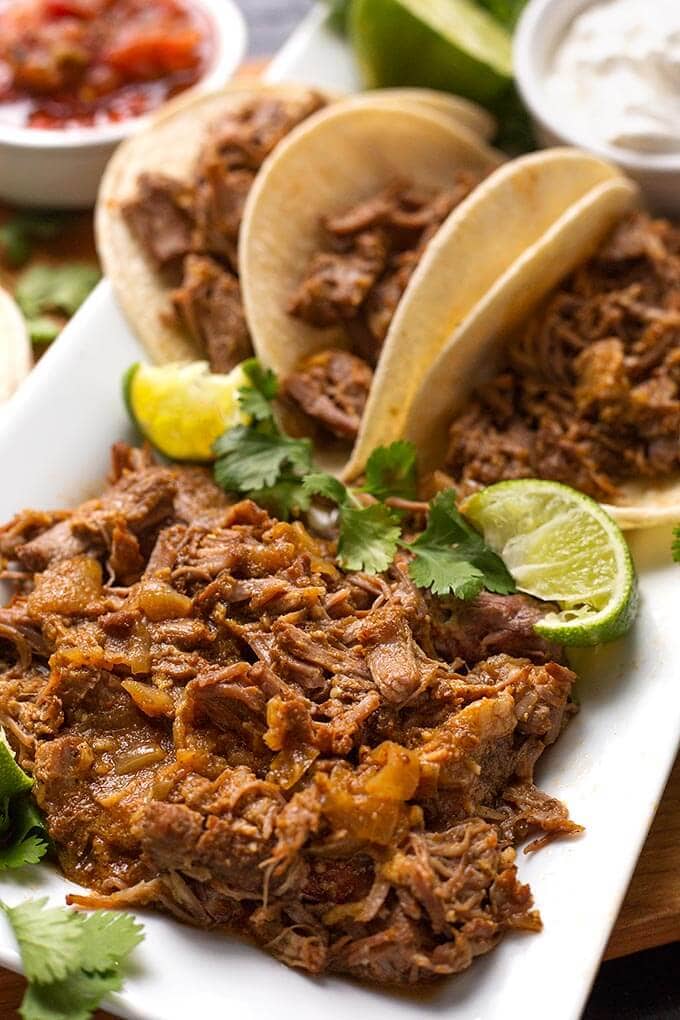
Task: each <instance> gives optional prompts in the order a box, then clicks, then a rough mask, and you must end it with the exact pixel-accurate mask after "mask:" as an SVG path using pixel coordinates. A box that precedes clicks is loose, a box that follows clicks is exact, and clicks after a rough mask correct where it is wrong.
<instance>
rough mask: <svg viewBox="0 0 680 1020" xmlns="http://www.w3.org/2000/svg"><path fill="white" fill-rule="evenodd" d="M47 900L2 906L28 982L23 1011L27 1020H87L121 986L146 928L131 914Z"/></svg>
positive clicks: (22, 1014)
mask: <svg viewBox="0 0 680 1020" xmlns="http://www.w3.org/2000/svg"><path fill="white" fill-rule="evenodd" d="M46 904H47V900H46V899H41V900H27V901H26V902H25V903H21V904H20V905H19V906H17V907H8V906H6V905H4V904H3V905H2V909H3V910H4V912H5V914H6V916H7V919H8V920H9V922H10V924H11V926H12V929H13V931H14V934H15V936H16V939H17V942H18V943H19V950H20V952H21V959H22V962H23V965H24V971H25V972H26V977H27V978H28V980H29V986H28V988H27V990H26V994H25V995H24V999H23V1002H22V1004H21V1008H20V1010H19V1012H20V1014H21V1016H22V1017H23V1020H88V1018H89V1017H90V1015H91V1013H92V1012H93V1011H94V1010H95V1009H96V1008H97V1007H98V1006H99V1004H100V1002H101V1001H102V999H103V998H104V997H105V996H106V995H108V994H110V993H111V992H117V991H120V989H121V988H122V985H123V965H124V963H125V962H126V960H127V958H128V956H129V955H130V953H131V952H132V950H133V949H134V948H135V947H136V946H137V945H139V943H140V942H141V941H142V939H143V937H144V934H143V929H142V927H141V925H140V924H138V923H137V922H136V921H135V919H134V918H133V917H132V916H131V915H130V914H119V913H113V912H110V911H103V910H99V911H94V912H93V913H91V914H83V913H79V912H78V911H77V910H69V909H68V908H66V907H47V906H46Z"/></svg>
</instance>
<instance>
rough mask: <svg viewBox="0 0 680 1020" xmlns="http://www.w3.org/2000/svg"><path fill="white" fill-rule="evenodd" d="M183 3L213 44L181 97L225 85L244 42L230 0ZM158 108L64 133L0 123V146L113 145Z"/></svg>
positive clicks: (241, 24) (239, 19) (242, 28)
mask: <svg viewBox="0 0 680 1020" xmlns="http://www.w3.org/2000/svg"><path fill="white" fill-rule="evenodd" d="M187 4H188V6H192V5H193V6H195V7H199V8H200V9H201V10H202V11H203V12H204V14H205V15H206V16H207V18H208V20H209V27H210V30H211V31H212V32H214V41H215V44H216V45H215V52H214V54H213V56H212V59H211V61H210V63H209V64H208V66H207V68H206V70H205V72H204V73H203V74H202V75H201V77H200V78H199V79H198V81H197V82H195V84H194V85H192V86H190V88H188V89H185V90H184V91H183V92H180V93H179V96H181V97H182V98H185V97H187V96H191V95H197V94H198V93H201V92H210V91H213V90H215V89H218V88H220V87H221V86H223V85H226V83H227V82H228V81H229V79H230V78H231V77H232V75H233V74H234V71H235V70H236V68H237V67H238V66H239V64H240V63H241V61H242V60H243V57H244V56H245V52H246V44H247V40H248V29H247V27H246V22H245V18H244V17H243V14H242V13H241V11H240V9H239V8H238V7H237V6H236V4H235V3H234V2H233V0H187ZM160 109H161V107H157V108H155V109H153V110H150V111H149V112H148V113H145V114H142V116H140V117H128V118H127V119H125V120H121V121H119V122H117V123H115V124H96V125H93V126H91V127H74V128H68V129H66V130H59V129H50V128H30V127H14V126H13V125H11V124H3V123H2V122H0V145H15V146H17V147H19V148H23V149H31V148H34V149H84V148H88V147H90V146H100V145H113V144H115V143H117V142H120V141H122V139H123V138H127V136H128V135H129V134H132V132H134V131H137V130H139V128H140V127H141V126H142V125H143V124H144V123H145V122H146V121H148V120H149V119H150V118H151V117H153V116H154V114H155V113H156V112H157V111H158V110H160Z"/></svg>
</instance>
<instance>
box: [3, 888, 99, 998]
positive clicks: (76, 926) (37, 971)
mask: <svg viewBox="0 0 680 1020" xmlns="http://www.w3.org/2000/svg"><path fill="white" fill-rule="evenodd" d="M46 903H47V899H46V898H44V899H40V900H26V902H25V903H21V904H19V906H18V907H8V906H5V905H3V910H4V912H5V915H6V917H7V920H8V921H9V923H10V924H11V926H12V929H13V931H14V935H15V937H16V940H17V942H18V943H19V950H20V952H21V959H22V962H23V965H24V971H25V972H26V977H27V978H28V980H29V981H37V982H38V983H40V984H49V983H50V982H52V981H60V980H61V979H62V978H65V977H66V975H67V974H71V973H73V972H74V971H76V970H78V969H79V967H80V958H81V952H82V941H83V940H82V929H81V926H80V923H79V921H80V918H79V915H78V914H77V913H76V912H75V911H74V910H65V909H64V908H63V907H46Z"/></svg>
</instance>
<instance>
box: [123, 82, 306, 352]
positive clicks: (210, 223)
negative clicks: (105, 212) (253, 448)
mask: <svg viewBox="0 0 680 1020" xmlns="http://www.w3.org/2000/svg"><path fill="white" fill-rule="evenodd" d="M322 105H323V101H322V99H321V97H320V96H319V95H318V94H317V93H315V92H312V91H310V92H309V93H308V94H307V96H305V97H303V98H301V99H299V100H293V99H285V100H284V99H276V98H273V97H267V96H263V97H262V98H259V99H254V100H252V101H250V102H248V103H244V105H243V106H242V107H240V108H239V109H237V110H235V111H232V112H230V113H229V114H227V115H226V116H224V117H222V118H221V119H220V120H219V121H217V122H216V123H215V124H213V125H212V126H211V128H210V129H209V131H208V134H207V137H206V142H205V145H204V147H203V150H202V151H201V153H200V155H199V157H198V160H197V163H196V167H195V169H194V174H193V179H192V180H191V181H190V182H188V183H180V182H179V181H177V180H175V179H174V178H172V177H168V176H167V175H165V174H141V175H140V177H139V180H138V183H137V193H136V194H135V196H134V198H132V199H130V200H129V201H128V202H126V203H125V204H124V206H123V209H122V211H123V215H124V217H125V219H126V222H127V224H128V227H129V229H130V230H131V232H132V233H133V234H134V236H135V238H136V239H137V241H138V242H139V244H140V245H141V247H142V249H143V250H144V252H145V253H146V255H147V256H148V258H149V260H150V261H151V263H152V264H153V266H154V267H155V268H156V269H157V270H159V271H160V272H161V273H162V275H163V278H164V281H165V282H166V283H168V284H170V285H174V286H176V285H178V286H176V289H175V290H174V291H173V292H172V295H171V298H172V304H173V307H174V314H175V315H176V317H177V321H178V322H179V324H180V325H181V326H182V327H183V328H184V329H185V330H186V331H187V333H188V334H189V336H190V337H191V338H192V340H194V342H195V343H196V345H197V346H198V348H199V349H200V350H202V351H204V352H205V354H206V356H207V358H208V360H209V361H210V366H211V368H212V369H213V371H215V372H228V371H229V370H230V369H231V368H233V367H234V365H236V364H238V362H239V361H241V360H243V358H244V357H248V355H249V354H251V353H252V346H251V342H250V336H249V334H248V329H247V326H246V321H245V315H244V312H243V304H242V300H241V290H240V286H239V282H238V255H237V248H238V235H239V229H240V226H241V219H242V216H243V208H244V205H245V202H246V199H247V197H248V193H249V191H250V188H251V186H252V183H253V181H254V180H255V176H256V174H257V171H258V170H259V168H260V167H261V165H262V163H263V162H264V160H265V159H266V158H267V156H268V155H269V154H270V152H272V150H273V149H274V148H275V146H276V145H278V143H279V142H280V141H281V140H282V139H283V138H284V137H285V135H287V134H288V133H289V132H290V131H292V129H293V128H294V127H295V126H296V125H297V124H299V123H300V122H301V121H302V120H304V119H305V118H306V117H308V116H310V114H312V113H314V112H315V111H316V110H318V109H319V108H320V107H321V106H322Z"/></svg>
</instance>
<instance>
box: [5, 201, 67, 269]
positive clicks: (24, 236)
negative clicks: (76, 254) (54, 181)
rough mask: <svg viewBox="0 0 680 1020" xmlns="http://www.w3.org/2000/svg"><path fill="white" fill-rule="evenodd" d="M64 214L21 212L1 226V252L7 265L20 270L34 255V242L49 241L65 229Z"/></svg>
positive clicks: (65, 218)
mask: <svg viewBox="0 0 680 1020" xmlns="http://www.w3.org/2000/svg"><path fill="white" fill-rule="evenodd" d="M66 220H67V217H66V214H64V213H57V212H54V213H48V212H20V213H16V215H14V216H12V217H11V218H10V219H8V220H6V221H5V222H4V223H3V224H2V226H0V250H1V251H2V257H3V260H4V261H5V263H6V264H7V265H8V266H10V267H11V268H12V269H18V268H19V266H23V264H24V263H25V262H27V261H28V259H29V258H30V257H31V255H32V254H33V242H34V241H49V240H52V238H55V237H57V236H58V235H59V234H60V233H61V231H62V230H63V228H64V225H65V223H66Z"/></svg>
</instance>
